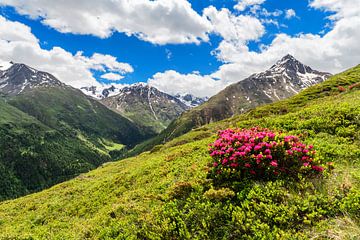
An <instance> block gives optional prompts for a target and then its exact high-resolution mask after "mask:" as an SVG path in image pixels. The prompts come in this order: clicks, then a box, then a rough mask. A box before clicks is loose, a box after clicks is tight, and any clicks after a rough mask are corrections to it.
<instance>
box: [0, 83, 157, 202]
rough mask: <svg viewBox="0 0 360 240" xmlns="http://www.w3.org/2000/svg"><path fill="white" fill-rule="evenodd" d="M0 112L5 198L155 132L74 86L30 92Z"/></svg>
mask: <svg viewBox="0 0 360 240" xmlns="http://www.w3.org/2000/svg"><path fill="white" fill-rule="evenodd" d="M9 104H11V105H13V106H14V107H13V106H10V105H9ZM15 107H16V108H15ZM19 109H20V110H22V111H19ZM0 112H1V116H0V178H2V179H4V180H3V181H1V182H0V189H3V190H2V191H0V200H3V199H7V198H13V197H17V196H21V195H24V194H25V193H29V192H34V191H38V190H41V189H44V188H47V187H49V186H52V185H54V184H56V183H59V182H62V181H65V180H68V179H70V178H73V177H75V176H77V175H78V174H79V173H83V172H87V171H89V170H91V169H94V168H95V167H97V166H99V165H101V164H102V163H104V162H107V161H110V160H112V159H116V158H118V157H119V156H121V155H122V154H123V152H124V151H125V150H126V148H127V147H131V146H134V145H135V144H136V143H138V142H140V141H142V140H144V139H145V138H147V137H148V136H151V134H152V133H149V132H143V131H142V130H141V129H139V128H138V127H137V126H136V125H134V124H133V123H132V122H130V121H129V120H127V119H126V118H124V117H122V116H120V115H119V114H117V113H115V112H113V111H111V110H109V109H107V108H106V107H105V106H103V105H102V104H100V103H98V102H96V101H95V100H92V99H90V98H88V97H86V96H85V95H83V94H82V93H81V92H79V91H78V90H75V89H73V88H71V87H42V88H36V89H33V90H31V91H26V92H24V93H23V94H20V95H18V96H15V97H13V98H11V99H10V100H8V101H7V103H5V102H3V101H1V103H0ZM29 115H30V116H29ZM105 140H106V141H105ZM104 142H105V143H108V142H109V143H111V144H115V145H116V144H118V145H124V147H123V148H122V149H110V148H108V146H106V144H105V143H104Z"/></svg>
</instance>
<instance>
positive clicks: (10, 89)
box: [0, 63, 65, 96]
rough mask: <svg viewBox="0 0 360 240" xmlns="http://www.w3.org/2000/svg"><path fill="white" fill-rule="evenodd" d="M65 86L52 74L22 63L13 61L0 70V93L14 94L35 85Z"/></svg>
mask: <svg viewBox="0 0 360 240" xmlns="http://www.w3.org/2000/svg"><path fill="white" fill-rule="evenodd" d="M46 86H65V84H64V83H62V82H60V81H59V80H58V79H56V78H55V77H54V76H53V75H51V74H49V73H47V72H42V71H38V70H36V69H34V68H31V67H29V66H27V65H25V64H22V63H13V64H11V65H10V66H9V68H7V69H5V70H0V93H2V94H3V95H5V96H16V95H18V94H19V93H22V92H23V91H26V90H30V89H33V88H36V87H46Z"/></svg>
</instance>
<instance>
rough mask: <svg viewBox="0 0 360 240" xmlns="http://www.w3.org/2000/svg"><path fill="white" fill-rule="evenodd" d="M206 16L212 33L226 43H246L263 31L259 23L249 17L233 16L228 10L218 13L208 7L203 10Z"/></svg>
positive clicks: (213, 8)
mask: <svg viewBox="0 0 360 240" xmlns="http://www.w3.org/2000/svg"><path fill="white" fill-rule="evenodd" d="M204 16H206V17H207V18H208V19H209V20H210V22H211V24H212V25H213V32H214V33H216V34H218V35H220V36H221V37H222V38H223V39H224V40H226V41H237V42H243V43H245V42H247V41H249V40H256V39H258V38H259V37H261V36H262V35H263V34H264V32H265V29H264V27H263V25H262V24H261V22H260V21H259V20H258V19H257V18H255V17H251V16H246V15H238V16H236V15H234V14H232V13H231V12H230V10H229V9H227V8H223V9H221V10H220V11H218V10H217V9H216V8H215V7H213V6H210V7H208V8H205V9H204Z"/></svg>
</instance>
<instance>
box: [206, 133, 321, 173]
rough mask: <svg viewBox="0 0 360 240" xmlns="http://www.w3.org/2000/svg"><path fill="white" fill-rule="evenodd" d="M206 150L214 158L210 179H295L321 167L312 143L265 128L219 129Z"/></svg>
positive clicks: (317, 170) (315, 171)
mask: <svg viewBox="0 0 360 240" xmlns="http://www.w3.org/2000/svg"><path fill="white" fill-rule="evenodd" d="M209 151H210V156H212V158H213V160H214V161H213V162H212V165H211V170H210V173H209V175H210V178H213V179H214V180H241V179H243V178H254V179H274V178H280V177H294V178H297V177H299V174H301V175H319V174H322V172H323V170H324V167H322V166H321V163H320V161H319V160H316V158H315V154H316V151H315V150H314V149H313V146H312V145H308V146H307V145H306V144H304V143H302V142H301V141H300V139H299V137H298V136H293V135H286V134H284V133H281V132H274V131H270V130H269V129H261V128H252V129H242V130H240V129H226V130H223V131H219V133H218V139H217V140H216V141H215V142H214V143H212V144H210V149H209Z"/></svg>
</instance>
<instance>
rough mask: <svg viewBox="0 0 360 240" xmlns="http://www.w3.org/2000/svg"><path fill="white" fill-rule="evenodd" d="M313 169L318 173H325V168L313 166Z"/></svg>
mask: <svg viewBox="0 0 360 240" xmlns="http://www.w3.org/2000/svg"><path fill="white" fill-rule="evenodd" d="M311 168H312V169H314V170H315V171H317V172H322V171H324V168H323V167H320V166H312V167H311Z"/></svg>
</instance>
